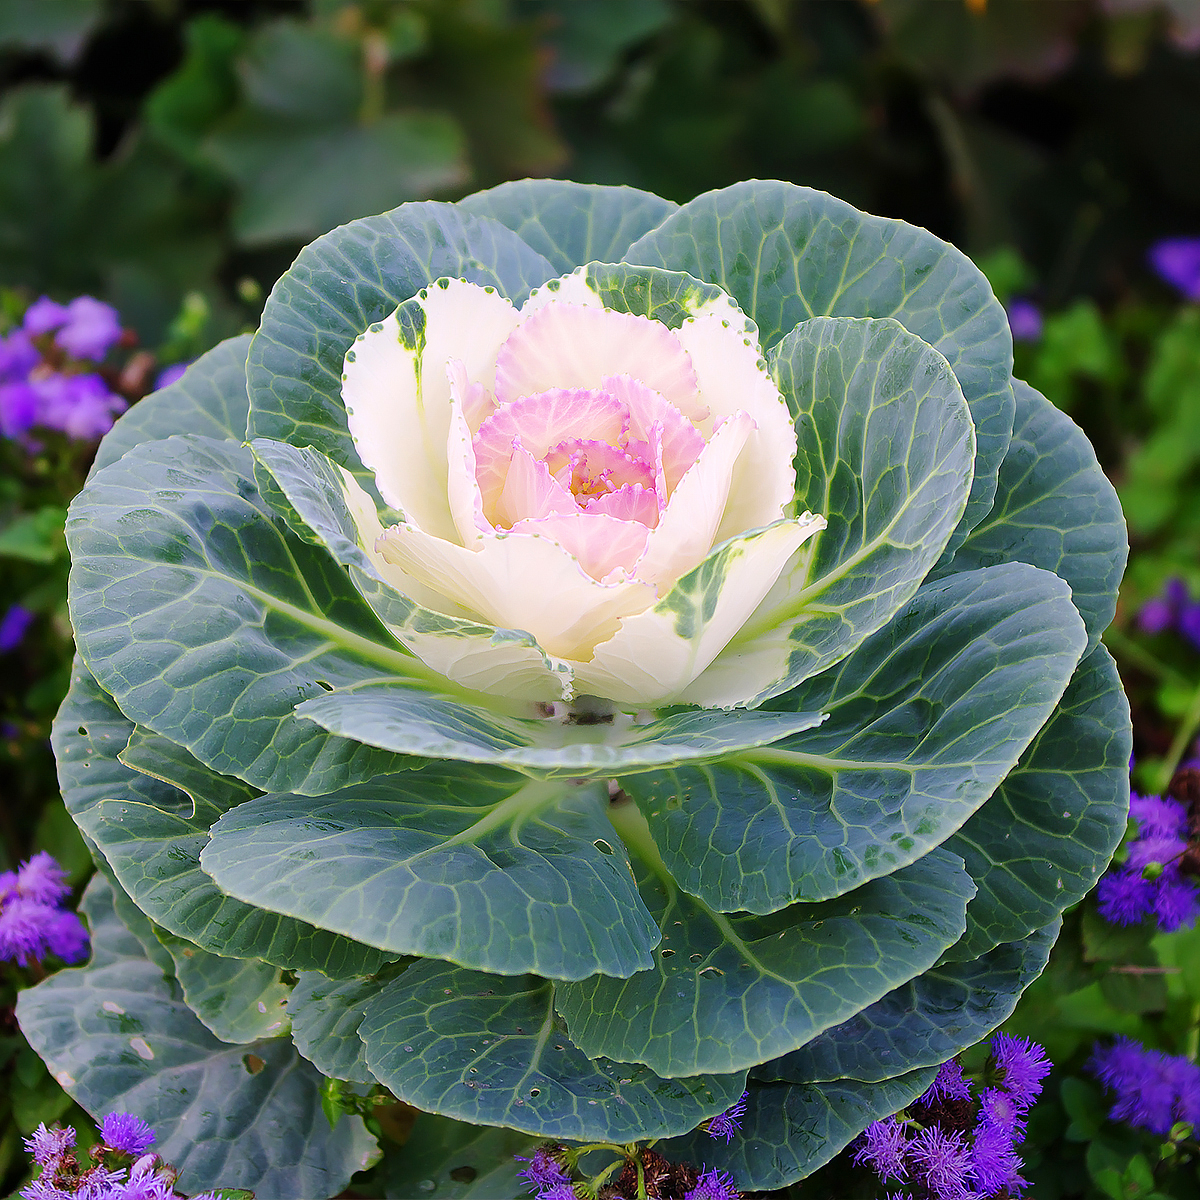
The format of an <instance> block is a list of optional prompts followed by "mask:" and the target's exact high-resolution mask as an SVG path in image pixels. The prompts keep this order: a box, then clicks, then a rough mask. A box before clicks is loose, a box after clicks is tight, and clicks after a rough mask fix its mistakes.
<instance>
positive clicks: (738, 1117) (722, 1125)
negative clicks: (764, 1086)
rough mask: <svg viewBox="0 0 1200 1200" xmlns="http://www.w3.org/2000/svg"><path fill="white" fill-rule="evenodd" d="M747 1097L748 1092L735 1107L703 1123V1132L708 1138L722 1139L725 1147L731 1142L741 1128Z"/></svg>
mask: <svg viewBox="0 0 1200 1200" xmlns="http://www.w3.org/2000/svg"><path fill="white" fill-rule="evenodd" d="M749 1096H750V1093H749V1092H743V1093H742V1096H741V1099H740V1100H738V1102H737V1103H736V1104H735V1105H733V1106H732V1107H731V1108H727V1109H726V1110H725V1111H724V1112H723V1113H721V1114H720V1115H719V1116H716V1117H713V1118H712V1120H711V1121H708V1122H706V1123H705V1125H704V1130H705V1132H706V1133H707V1134H708V1135H709V1137H714V1138H718V1137H719V1138H724V1139H725V1144H726V1145H728V1144H729V1143H730V1142H731V1141H733V1135H734V1134H735V1133H737V1131H738V1130H739V1129H741V1127H742V1118H743V1117H744V1116H745V1115H746V1101H747V1099H748V1098H749Z"/></svg>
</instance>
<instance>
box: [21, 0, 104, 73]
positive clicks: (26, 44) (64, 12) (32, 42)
mask: <svg viewBox="0 0 1200 1200" xmlns="http://www.w3.org/2000/svg"><path fill="white" fill-rule="evenodd" d="M103 17H104V11H103V7H102V5H101V4H100V0H7V2H6V3H5V4H4V5H2V6H0V46H5V47H12V46H17V47H19V48H20V49H22V50H49V51H51V52H52V53H53V54H54V56H55V57H56V58H57V59H58V60H59V61H60V62H64V63H69V62H73V61H74V60H75V58H77V57H78V55H79V51H80V50H81V49H82V48H83V44H84V41H85V40H86V39H87V36H88V34H90V33H91V32H92V30H93V29H94V28H95V26H96V25H97V24H98V23H99V22H100V21H101V20H103Z"/></svg>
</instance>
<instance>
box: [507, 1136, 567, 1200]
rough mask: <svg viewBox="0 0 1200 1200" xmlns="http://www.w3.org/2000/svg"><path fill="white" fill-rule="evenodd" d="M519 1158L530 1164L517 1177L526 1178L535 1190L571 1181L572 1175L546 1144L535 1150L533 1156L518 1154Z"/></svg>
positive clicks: (544, 1189)
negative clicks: (565, 1169) (564, 1168)
mask: <svg viewBox="0 0 1200 1200" xmlns="http://www.w3.org/2000/svg"><path fill="white" fill-rule="evenodd" d="M517 1159H518V1161H519V1162H527V1163H528V1164H529V1166H527V1167H526V1168H525V1170H523V1171H518V1172H517V1178H518V1179H524V1180H525V1182H526V1183H528V1184H529V1186H530V1187H532V1188H533V1189H534V1190H535V1191H538V1192H544V1191H546V1190H548V1189H549V1188H552V1187H555V1186H556V1185H557V1184H560V1183H570V1182H571V1176H570V1175H569V1174H568V1173H567V1172H566V1171H564V1170H563V1167H562V1164H561V1163H560V1162H559V1161H558V1160H557V1159H556V1158H554V1157H553V1156H552V1155H551V1153H550V1151H549V1150H548V1149H547V1148H546V1147H545V1146H542V1147H540V1148H539V1149H537V1150H535V1151H534V1153H533V1157H532V1158H521V1156H520V1155H517Z"/></svg>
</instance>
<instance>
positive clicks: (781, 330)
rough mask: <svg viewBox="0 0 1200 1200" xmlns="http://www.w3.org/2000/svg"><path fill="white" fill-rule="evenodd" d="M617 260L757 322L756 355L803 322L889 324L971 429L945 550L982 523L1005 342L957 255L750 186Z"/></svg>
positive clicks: (1005, 386) (702, 200) (998, 427)
mask: <svg viewBox="0 0 1200 1200" xmlns="http://www.w3.org/2000/svg"><path fill="white" fill-rule="evenodd" d="M625 257H626V259H627V260H628V261H629V262H633V263H643V264H645V265H647V266H654V267H667V268H669V269H671V270H676V271H687V272H688V273H689V274H691V275H694V276H696V278H697V279H703V280H705V281H707V282H709V283H716V284H719V285H720V286H721V287H723V288H724V289H725V290H726V291H727V292H729V293H731V294H732V295H733V296H734V297H736V299H737V301H738V303H739V304H740V305H741V306H742V309H743V310H744V311H745V313H746V315H747V316H749V317H750V318H751V319H753V320H754V321H755V322H756V323H757V325H758V328H759V332H760V333H761V335H762V344H763V347H764V348H770V347H771V346H773V345H774V344H775V343H776V342H778V341H779V340H780V339H781V338H782V337H783V336H784V335H785V334H787V333H788V332H790V331H791V330H792V329H794V328H795V326H796V325H797V324H799V323H800V322H801V321H807V320H809V319H811V318H812V317H818V316H830V317H895V318H896V320H898V321H899V322H900V323H901V324H902V325H903V326H904V327H905V328H906V329H907V330H909V331H910V332H911V333H915V334H916V335H917V337H919V338H921V339H922V340H923V341H926V342H928V343H929V344H930V345H931V346H934V347H935V348H936V349H938V350H940V351H941V353H942V354H943V355H944V356H945V357H946V359H947V360H948V361H949V363H950V366H951V368H953V370H954V374H955V375H956V376H957V377H958V381H959V383H960V384H961V385H962V390H963V394H964V395H965V396H966V398H967V404H968V405H969V406H970V409H971V417H972V419H973V420H974V422H975V432H976V438H977V448H976V463H975V480H974V483H973V484H972V487H971V497H970V501H969V502H968V504H967V510H966V513H965V514H964V516H963V519H962V521H961V522H960V524H959V528H958V530H957V531H956V533H955V535H954V537H953V538H952V539H951V542H950V549H953V548H954V547H955V546H956V545H957V544H958V542H960V541H961V540H962V538H963V537H965V536H966V534H967V533H968V532H969V531H970V530H971V529H972V528H973V527H974V526H975V525H976V524H977V523H978V522H979V521H980V520H981V519H982V518H983V516H984V515H985V514H986V513H987V511H988V509H989V508H990V507H991V504H992V498H993V496H994V495H995V491H996V472H997V471H998V470H999V467H1000V462H1001V460H1002V459H1003V458H1004V455H1005V453H1006V452H1007V450H1008V442H1009V438H1010V437H1011V436H1012V427H1013V413H1014V401H1013V394H1012V386H1011V377H1012V335H1011V334H1010V333H1009V328H1008V318H1007V317H1006V315H1005V312H1004V309H1003V307H1002V306H1001V304H1000V302H999V301H998V300H997V299H996V297H995V296H994V295H993V294H992V289H991V287H990V286H989V285H988V282H987V280H986V279H985V278H984V276H983V273H982V272H981V271H980V270H979V268H978V267H976V266H975V264H974V263H972V262H971V260H970V259H969V258H967V256H966V255H965V254H963V253H962V252H961V251H959V250H956V249H955V248H954V247H953V246H951V245H949V244H948V243H946V242H943V241H942V240H941V239H940V238H936V237H934V235H933V234H931V233H929V232H928V231H926V230H924V229H918V228H916V227H915V226H912V225H908V224H906V223H905V222H903V221H897V220H894V219H891V218H888V217H873V216H868V215H867V214H866V213H862V212H859V211H858V209H856V208H853V207H852V206H851V205H849V204H846V203H845V202H844V201H841V200H836V199H834V197H832V196H830V195H827V194H826V193H825V192H818V191H814V190H813V189H812V188H805V187H797V186H795V185H794V184H790V183H779V182H775V181H771V180H751V181H750V182H747V183H738V184H734V185H733V186H732V187H727V188H721V189H719V190H718V191H714V192H707V193H705V194H704V195H703V196H698V197H697V198H696V199H695V200H692V201H691V202H689V203H688V204H685V205H684V206H683V207H682V208H681V209H680V210H679V211H678V212H677V213H674V214H673V215H671V216H669V217H668V218H667V219H666V220H665V221H664V222H663V223H662V224H661V225H660V226H659V227H658V228H657V229H654V230H652V231H651V232H650V233H647V234H646V235H645V236H644V237H642V238H641V239H640V240H639V241H637V242H635V243H634V244H633V245H632V246H631V247H630V248H629V251H628V253H627V254H626V255H625Z"/></svg>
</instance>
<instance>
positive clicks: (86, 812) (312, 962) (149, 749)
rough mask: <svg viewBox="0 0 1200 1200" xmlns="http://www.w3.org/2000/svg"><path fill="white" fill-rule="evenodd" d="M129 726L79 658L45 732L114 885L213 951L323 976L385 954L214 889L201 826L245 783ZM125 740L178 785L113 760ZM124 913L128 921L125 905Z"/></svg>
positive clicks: (370, 967) (367, 967)
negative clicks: (109, 815)
mask: <svg viewBox="0 0 1200 1200" xmlns="http://www.w3.org/2000/svg"><path fill="white" fill-rule="evenodd" d="M81 729H82V730H83V732H82V733H81V732H80V730H81ZM133 733H134V726H133V723H132V722H131V721H130V720H129V719H128V718H127V717H126V716H125V715H124V714H123V713H122V712H121V711H120V709H118V708H117V706H116V703H115V702H114V701H113V699H112V697H111V696H109V695H108V694H107V693H106V692H105V691H103V690H102V689H101V688H100V686H99V684H97V683H96V681H95V680H94V679H93V678H92V676H91V675H90V674H89V673H88V670H87V668H86V667H84V666H83V664H82V663H81V662H79V661H78V659H77V660H76V663H75V669H74V672H73V675H72V679H71V688H70V691H69V692H68V693H67V698H66V699H65V700H64V701H63V705H62V707H61V708H60V709H59V712H58V716H57V717H56V718H55V722H54V728H53V732H52V735H51V743H52V745H53V746H54V753H55V756H56V757H57V759H58V777H59V785H60V786H61V788H62V793H63V799H64V800H65V802H66V805H67V809H68V811H69V812H70V813H71V815H72V817H74V818H75V820H76V822H77V823H78V824H79V825H80V826H81V827H82V828H83V829H85V830H89V829H90V830H92V831H93V832H94V833H95V835H96V837H97V838H98V839H99V840H100V845H99V846H98V847H97V852H98V853H103V854H104V855H105V856H106V859H105V862H104V864H103V865H104V867H106V868H108V869H109V870H112V871H113V872H114V875H117V873H119V879H120V886H121V887H122V888H125V889H128V891H129V892H130V893H132V895H133V896H135V897H136V898H137V899H136V902H137V903H138V904H139V905H141V906H144V909H145V911H146V913H147V914H149V916H151V917H153V918H154V920H155V921H156V922H157V923H158V924H160V925H162V926H164V927H166V928H167V929H169V931H170V932H172V933H174V934H177V935H178V936H180V937H184V938H187V939H188V940H189V941H192V942H195V943H197V944H198V945H200V946H202V947H204V948H205V949H207V950H210V951H213V952H214V953H217V952H220V953H224V954H233V955H240V956H243V957H247V958H262V959H265V960H266V961H268V962H271V963H274V964H276V965H277V966H282V967H291V968H294V969H299V970H305V969H307V970H314V969H316V970H322V971H324V972H326V974H330V975H344V974H350V975H353V974H362V973H365V972H368V971H375V970H378V969H379V966H380V964H381V962H382V960H383V958H384V956H383V955H382V954H381V953H380V952H379V951H378V950H376V949H374V948H373V947H370V946H363V945H361V944H360V943H358V942H354V941H351V940H350V939H349V938H343V937H339V936H337V935H336V934H331V933H328V932H326V931H325V930H323V929H315V928H313V926H311V925H306V924H304V923H303V922H300V921H295V920H293V919H292V918H291V917H284V916H280V915H279V914H278V913H271V912H264V911H263V910H262V909H259V908H251V907H250V906H249V905H246V904H243V903H242V902H241V901H240V900H234V899H233V898H232V897H230V896H226V895H225V894H224V893H223V892H221V891H220V890H219V889H218V888H217V885H216V884H215V883H214V882H213V881H212V879H211V878H210V877H209V876H207V875H205V874H204V872H203V871H201V870H200V851H201V849H202V848H203V847H204V845H205V844H206V843H207V841H208V827H209V826H210V825H211V824H212V823H213V822H214V821H215V820H216V818H217V817H218V816H219V815H220V812H221V811H222V810H221V807H220V805H221V804H222V803H227V804H229V805H230V806H232V805H233V804H237V803H240V802H241V800H242V799H244V798H245V796H246V795H248V794H249V792H248V790H247V789H245V785H244V784H241V783H239V782H237V781H236V780H230V779H226V778H225V777H223V776H219V775H215V774H213V773H212V772H211V771H208V770H207V769H206V768H204V767H202V766H201V765H200V764H199V763H196V762H195V761H194V760H192V761H191V764H190V768H191V772H190V774H189V773H188V771H187V770H186V769H185V768H188V766H189V763H188V762H187V758H188V756H187V754H186V752H185V751H181V750H179V749H178V748H177V747H174V746H173V745H172V743H170V742H167V741H166V739H165V738H159V737H158V736H157V735H151V736H150V737H142V738H133V737H132V736H131V735H133ZM127 741H131V742H133V743H135V746H132V747H131V749H135V753H134V754H133V755H131V758H132V759H133V760H135V761H137V762H138V763H139V764H140V768H141V770H150V769H153V770H154V771H155V772H156V773H157V774H158V775H161V776H169V777H170V779H171V780H174V781H176V782H177V783H178V784H179V785H180V786H178V787H176V786H173V785H172V783H171V782H167V781H164V780H162V779H160V778H155V777H152V776H151V775H148V774H142V773H140V771H139V770H130V769H129V768H128V767H126V766H125V765H124V764H123V763H121V762H120V761H118V759H117V755H118V753H121V751H122V749H123V747H124V746H125V743H126V742H127ZM125 753H126V754H128V753H129V751H128V750H126V751H125ZM181 788H186V789H189V790H191V795H189V794H187V792H185V791H183V790H181ZM192 789H194V790H192ZM201 789H202V790H201ZM239 789H241V790H240V792H239ZM112 797H120V798H121V800H120V803H119V804H115V805H113V804H109V805H104V804H103V802H104V801H105V800H108V799H110V798H112ZM193 797H195V801H194V800H193ZM103 808H108V809H114V808H115V810H116V814H115V815H117V816H118V817H122V819H120V820H107V819H104V817H102V815H101V814H102V809H103ZM193 808H194V809H195V810H196V811H195V815H193ZM122 810H125V811H124V813H122ZM92 844H93V845H96V842H93V843H92ZM107 856H111V860H112V863H113V864H114V865H113V866H112V867H109V866H108V859H107ZM122 894H124V893H122ZM130 903H133V901H132V900H131V901H130ZM118 911H120V898H118ZM122 918H123V919H124V920H126V923H128V918H126V917H125V915H124V914H123V913H122ZM147 932H148V936H149V937H150V939H151V941H152V942H153V943H154V946H153V949H155V950H157V952H158V954H159V955H162V956H163V957H166V955H165V951H164V950H163V948H162V946H161V945H159V943H158V941H157V939H156V938H154V935H153V933H149V931H148V930H147ZM167 965H168V966H169V965H170V964H169V960H168V963H167Z"/></svg>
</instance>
